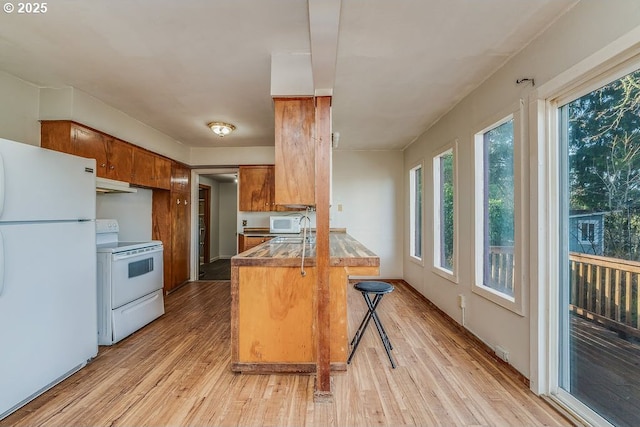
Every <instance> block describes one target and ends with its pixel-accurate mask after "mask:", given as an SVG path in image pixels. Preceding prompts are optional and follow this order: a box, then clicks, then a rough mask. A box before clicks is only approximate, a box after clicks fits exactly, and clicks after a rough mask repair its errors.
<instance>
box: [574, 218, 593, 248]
mask: <svg viewBox="0 0 640 427" xmlns="http://www.w3.org/2000/svg"><path fill="white" fill-rule="evenodd" d="M578 240H579V241H580V243H587V244H589V243H593V242H594V241H595V240H596V222H595V221H578Z"/></svg>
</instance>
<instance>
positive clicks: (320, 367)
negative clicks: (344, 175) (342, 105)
mask: <svg viewBox="0 0 640 427" xmlns="http://www.w3.org/2000/svg"><path fill="white" fill-rule="evenodd" d="M315 118H316V120H315V122H316V134H315V146H316V170H315V177H316V179H315V181H316V190H315V191H316V271H317V278H316V325H317V328H318V333H317V360H316V384H315V393H314V398H315V400H317V401H318V400H330V399H331V398H332V394H331V315H330V309H331V305H330V297H329V294H330V286H329V285H330V284H329V277H330V272H329V260H330V259H329V256H330V254H329V194H330V186H331V97H330V96H322V97H317V98H316V112H315Z"/></svg>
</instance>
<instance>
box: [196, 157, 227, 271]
mask: <svg viewBox="0 0 640 427" xmlns="http://www.w3.org/2000/svg"><path fill="white" fill-rule="evenodd" d="M195 172H196V177H197V184H198V190H199V203H200V204H201V205H202V207H200V206H199V207H198V219H197V223H198V229H197V230H194V233H196V234H195V235H196V236H197V238H198V260H197V263H198V280H203V281H216V280H231V257H232V256H233V255H235V254H236V253H237V227H238V225H237V217H238V202H237V199H238V188H237V168H224V169H223V168H220V169H215V168H213V169H206V170H205V169H203V170H196V171H195ZM207 199H208V200H207ZM207 210H208V214H207ZM207 216H208V219H206V217H207ZM201 218H202V219H201ZM201 222H204V227H203V226H201ZM207 246H208V250H207Z"/></svg>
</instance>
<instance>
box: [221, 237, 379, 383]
mask: <svg viewBox="0 0 640 427" xmlns="http://www.w3.org/2000/svg"><path fill="white" fill-rule="evenodd" d="M329 244H330V306H331V309H330V310H331V311H330V313H331V331H330V336H331V341H330V342H331V349H330V353H331V354H330V360H331V369H332V370H346V361H347V356H348V351H349V346H348V340H349V338H348V332H347V288H348V280H349V276H354V275H355V276H376V275H378V274H379V269H380V258H379V257H378V256H377V255H375V254H374V253H373V252H371V251H370V250H369V249H367V248H366V247H365V246H364V245H363V244H362V243H360V242H358V241H357V240H356V239H354V238H353V237H351V236H350V235H349V234H347V233H346V232H331V233H330V242H329ZM303 250H304V263H303ZM315 287H316V266H315V244H313V240H310V242H307V243H302V237H300V236H298V235H295V236H292V237H284V238H274V239H272V240H269V241H267V242H265V243H262V244H260V245H258V246H256V247H253V248H251V249H249V250H247V251H245V252H242V253H240V254H238V255H236V256H234V257H232V258H231V359H232V365H231V369H232V370H233V371H236V372H253V373H266V372H315V369H316V352H317V350H316V348H315V343H316V339H315V334H316V330H317V328H316V324H315V323H316V319H315V312H316V310H315V307H316V289H315Z"/></svg>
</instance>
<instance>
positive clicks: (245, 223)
mask: <svg viewBox="0 0 640 427" xmlns="http://www.w3.org/2000/svg"><path fill="white" fill-rule="evenodd" d="M242 226H243V227H246V226H247V220H246V219H243V220H242Z"/></svg>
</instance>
